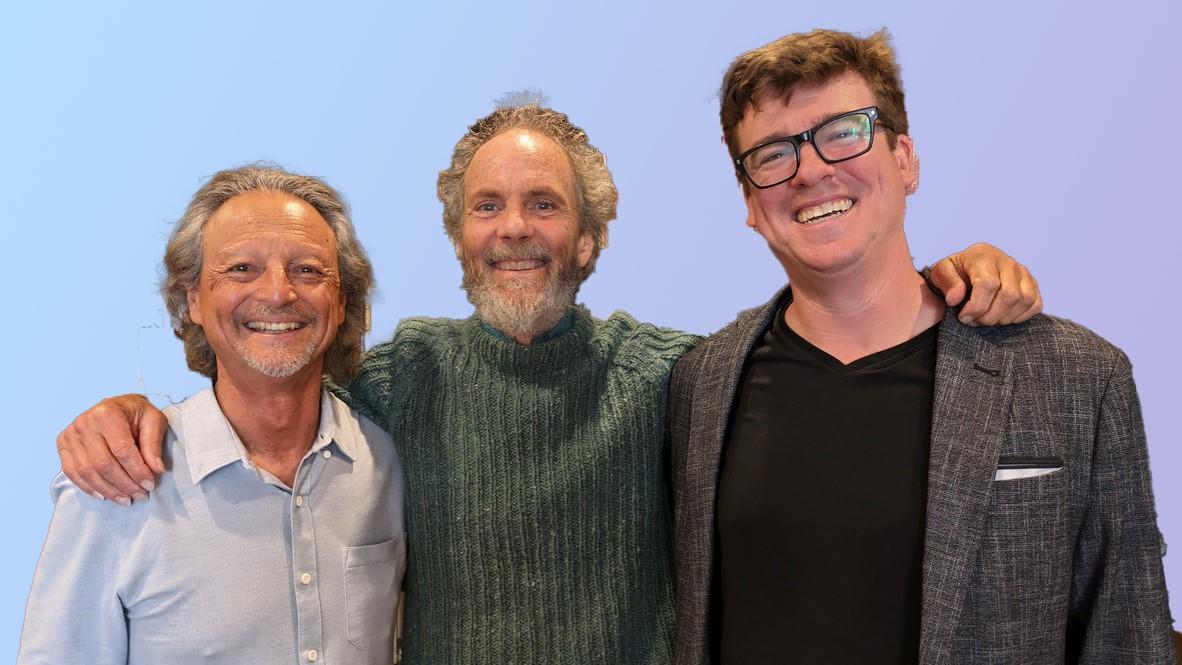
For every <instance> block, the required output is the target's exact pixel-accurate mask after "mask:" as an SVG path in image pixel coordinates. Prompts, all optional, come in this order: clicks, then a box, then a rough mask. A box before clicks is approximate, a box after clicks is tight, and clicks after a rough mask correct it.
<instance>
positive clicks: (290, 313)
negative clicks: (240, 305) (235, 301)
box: [238, 303, 313, 321]
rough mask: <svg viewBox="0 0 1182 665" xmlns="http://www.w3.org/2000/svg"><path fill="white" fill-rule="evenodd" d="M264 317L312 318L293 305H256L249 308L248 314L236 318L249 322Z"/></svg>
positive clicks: (302, 309)
mask: <svg viewBox="0 0 1182 665" xmlns="http://www.w3.org/2000/svg"><path fill="white" fill-rule="evenodd" d="M266 317H276V318H279V317H292V318H296V319H300V320H305V321H306V320H308V319H311V318H313V317H312V316H311V315H310V314H309V313H308V312H306V311H304V308H302V307H297V306H295V305H294V304H287V305H283V306H282V307H268V306H266V305H264V304H262V303H256V304H255V306H254V307H251V308H250V311H249V312H246V313H245V314H241V315H239V316H238V319H239V321H250V320H253V319H256V318H266Z"/></svg>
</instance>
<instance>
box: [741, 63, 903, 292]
mask: <svg viewBox="0 0 1182 665" xmlns="http://www.w3.org/2000/svg"><path fill="white" fill-rule="evenodd" d="M874 104H875V99H874V94H873V93H872V92H871V90H870V87H869V85H867V83H866V80H865V79H864V78H862V77H861V76H860V75H858V74H856V73H852V72H845V73H843V74H840V75H838V76H835V77H833V78H831V79H828V80H827V81H824V82H822V83H818V84H809V85H801V86H798V87H796V88H795V89H793V90H792V95H791V99H790V100H789V101H788V102H787V103H785V102H784V100H783V99H781V98H779V97H770V98H765V99H762V100H760V103H759V104H758V106H751V107H748V108H747V112H746V114H745V115H744V116H743V119H742V121H741V122H740V123H739V125H738V128H737V136H738V141H739V146H740V148H741V149H742V150H746V149H748V148H750V147H752V146H756V145H759V144H761V143H765V142H767V141H769V140H774V139H776V138H780V137H785V136H792V135H795V134H798V133H800V132H802V131H804V130H806V129H808V128H810V127H813V126H815V125H817V124H818V123H820V122H823V121H824V120H826V119H828V118H831V117H833V116H837V115H840V114H842V113H845V112H848V111H852V110H854V109H860V108H864V107H867V106H873V105H874ZM878 131H879V132H880V133H881V132H882V131H885V130H882V129H879V130H878ZM914 163H915V160H914V152H913V149H912V144H911V139H910V137H908V136H906V135H902V134H901V135H899V136H897V137H896V142H895V147H894V148H891V147H890V143H889V142H888V141H887V140H886V137H884V136H879V137H877V138H876V140H875V141H874V147H873V148H872V149H871V150H870V151H869V152H867V153H866V154H864V155H861V156H859V157H855V158H853V159H850V160H848V161H844V162H839V163H837V164H826V163H825V162H824V161H822V160H821V158H820V157H818V156H817V153H816V150H815V149H814V148H813V147H812V146H811V145H807V144H806V145H803V146H801V157H800V167H799V170H798V171H797V173H796V176H795V177H793V178H792V179H791V180H789V181H788V182H786V183H783V184H781V185H777V186H775V187H771V188H769V189H756V188H755V187H751V186H747V187H746V188H745V197H746V200H747V211H748V224H749V225H751V226H753V227H754V228H755V230H756V231H758V232H759V234H760V235H762V236H763V237H764V239H765V240H766V241H767V243H768V246H769V247H770V248H771V250H772V252H773V253H774V254H775V255H776V258H778V259H779V260H780V263H781V264H782V265H783V266H784V268H785V269H786V270H787V271H788V273H789V278H790V279H792V276H793V273H797V274H801V271H811V272H814V273H835V272H840V271H843V270H847V269H856V268H859V267H871V268H873V267H874V266H875V265H876V264H881V263H883V262H887V261H893V260H899V258H900V257H899V256H898V255H899V254H900V251H901V252H902V255H903V258H905V260H907V261H908V262H910V257H909V256H907V245H906V240H905V238H904V237H903V212H904V198H905V196H906V194H905V190H906V186H907V185H908V184H910V183H912V182H913V181H914V180H915V177H916V173H915V167H914Z"/></svg>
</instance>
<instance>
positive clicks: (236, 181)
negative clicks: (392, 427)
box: [160, 164, 373, 385]
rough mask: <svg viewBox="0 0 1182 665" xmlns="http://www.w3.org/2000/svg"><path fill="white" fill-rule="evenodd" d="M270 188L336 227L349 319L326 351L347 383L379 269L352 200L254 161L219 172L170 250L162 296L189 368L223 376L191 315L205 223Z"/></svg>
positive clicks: (328, 362) (329, 366) (334, 373)
mask: <svg viewBox="0 0 1182 665" xmlns="http://www.w3.org/2000/svg"><path fill="white" fill-rule="evenodd" d="M254 191H266V192H280V193H283V194H290V195H291V196H294V197H296V198H298V199H301V200H303V201H304V202H305V203H307V204H308V205H310V206H312V207H313V208H314V209H315V210H316V212H318V213H319V214H320V216H321V217H323V218H324V221H326V222H328V226H329V228H331V229H332V233H333V237H334V238H336V241H337V262H338V263H339V264H340V265H339V270H340V277H341V294H343V295H344V296H345V321H344V322H343V323H341V325H340V327H339V328H337V335H336V337H335V338H334V339H333V341H332V344H331V345H330V346H329V347H328V351H327V352H326V353H325V354H324V373H325V374H328V375H329V376H330V377H332V379H333V381H336V382H337V383H340V384H342V385H344V384H345V383H347V382H348V380H349V379H350V378H351V377H352V376H353V375H354V374H356V373H357V370H358V369H359V368H360V367H361V355H362V353H363V352H364V351H365V347H364V339H365V332H366V329H367V328H368V322H367V318H368V317H367V314H368V312H367V309H368V307H369V292H370V289H371V288H372V287H373V268H372V267H371V266H370V264H369V259H368V258H367V257H366V255H365V249H364V248H363V247H362V246H361V243H359V242H358V241H357V236H356V234H355V233H354V231H353V224H352V222H350V221H349V210H348V207H347V206H346V205H345V201H344V199H342V198H341V195H340V194H339V193H337V191H336V190H335V189H333V188H332V187H329V186H328V185H327V184H326V183H325V182H324V181H323V180H320V179H319V178H313V177H311V176H306V175H297V174H295V173H290V172H288V171H285V170H283V169H281V168H279V167H276V166H271V165H261V164H251V165H248V166H243V167H241V168H237V169H228V170H225V171H219V172H218V173H216V174H214V176H213V177H212V178H210V179H209V182H207V183H205V186H203V187H202V188H201V189H199V190H197V193H196V194H194V195H193V200H192V201H190V202H189V207H188V208H186V209H185V214H184V216H183V217H181V219H180V221H178V222H177V223H176V226H175V227H173V230H172V235H171V236H170V237H169V238H168V246H167V247H165V249H164V276H163V278H162V279H161V282H160V295H162V296H164V305H165V307H166V308H167V309H168V316H169V318H170V319H171V320H172V328H173V332H174V333H176V336H177V337H178V338H180V339H181V341H183V342H184V343H185V358H186V359H187V360H188V362H189V369H191V370H193V371H194V372H197V373H199V374H203V375H205V376H208V377H209V378H211V379H216V378H217V358H215V357H214V354H213V349H212V348H211V347H210V346H209V339H208V338H207V337H206V336H205V331H204V330H202V328H201V326H199V325H197V324H196V323H193V319H192V318H191V317H190V315H189V301H188V291H189V289H192V288H194V287H196V286H197V282H198V280H199V279H200V278H201V264H202V257H203V247H202V241H203V238H204V236H205V225H206V224H207V223H208V222H209V218H210V217H212V216H213V213H214V212H216V211H217V209H218V208H220V207H221V206H222V204H223V203H225V202H226V201H229V200H230V199H232V198H234V197H235V196H238V195H239V194H246V193H247V192H254Z"/></svg>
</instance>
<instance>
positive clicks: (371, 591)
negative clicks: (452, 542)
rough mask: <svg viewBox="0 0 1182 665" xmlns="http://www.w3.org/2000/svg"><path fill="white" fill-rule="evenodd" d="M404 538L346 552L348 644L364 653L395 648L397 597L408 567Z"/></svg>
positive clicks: (392, 539) (351, 548)
mask: <svg viewBox="0 0 1182 665" xmlns="http://www.w3.org/2000/svg"><path fill="white" fill-rule="evenodd" d="M404 538H405V536H404V535H403V534H399V535H397V536H395V537H394V538H391V539H390V540H387V541H385V542H381V543H375V544H373V545H361V546H358V547H346V548H345V620H346V630H347V633H348V638H349V642H350V643H351V644H352V645H353V646H355V647H357V648H358V649H361V650H366V649H369V648H371V647H380V648H384V649H392V648H393V630H394V620H395V615H396V613H397V610H398V593H399V589H400V588H401V586H402V573H403V570H404V568H405V566H406V546H405V541H404Z"/></svg>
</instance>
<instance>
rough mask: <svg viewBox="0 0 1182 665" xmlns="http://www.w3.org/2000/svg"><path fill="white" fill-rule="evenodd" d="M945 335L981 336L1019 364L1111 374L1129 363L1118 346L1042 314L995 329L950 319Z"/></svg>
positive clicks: (1081, 327)
mask: <svg viewBox="0 0 1182 665" xmlns="http://www.w3.org/2000/svg"><path fill="white" fill-rule="evenodd" d="M949 321H951V322H952V325H951V327H949V329H948V330H947V331H945V334H947V335H951V336H953V337H957V336H966V335H971V336H977V337H980V338H983V339H984V340H986V341H988V342H989V343H991V344H993V345H995V346H997V347H998V348H1001V349H1005V350H1007V351H1010V352H1012V353H1013V354H1014V357H1015V359H1016V360H1018V361H1019V362H1026V363H1038V364H1050V365H1054V366H1065V367H1068V368H1071V369H1072V370H1073V371H1078V372H1095V373H1098V374H1104V375H1107V374H1110V373H1111V372H1112V371H1113V370H1114V369H1116V368H1118V367H1120V366H1127V365H1128V364H1129V361H1128V357H1127V356H1126V355H1125V354H1124V352H1123V351H1121V350H1120V349H1119V348H1117V347H1116V346H1115V345H1114V344H1112V343H1111V342H1109V341H1108V340H1106V339H1104V338H1103V337H1101V336H1099V335H1097V334H1096V333H1095V332H1093V331H1092V330H1090V329H1088V328H1086V327H1085V326H1082V325H1080V324H1078V323H1076V322H1074V321H1071V320H1069V319H1065V318H1061V317H1057V316H1051V315H1048V314H1039V315H1037V316H1035V317H1033V318H1031V319H1030V320H1029V321H1025V322H1023V323H1017V324H1013V325H1008V326H995V327H992V328H969V327H967V326H963V325H961V324H959V323H957V322H955V319H953V318H950V319H949Z"/></svg>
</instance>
